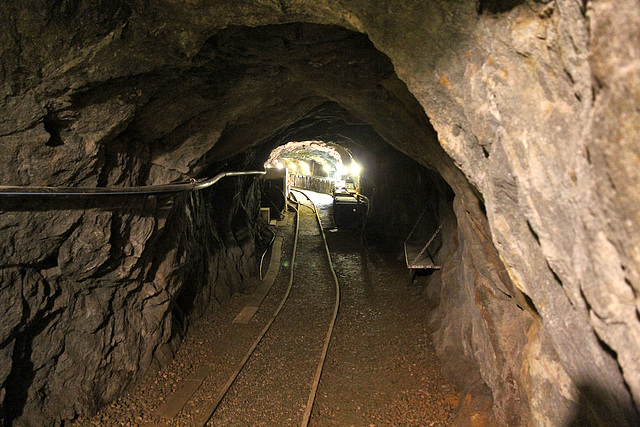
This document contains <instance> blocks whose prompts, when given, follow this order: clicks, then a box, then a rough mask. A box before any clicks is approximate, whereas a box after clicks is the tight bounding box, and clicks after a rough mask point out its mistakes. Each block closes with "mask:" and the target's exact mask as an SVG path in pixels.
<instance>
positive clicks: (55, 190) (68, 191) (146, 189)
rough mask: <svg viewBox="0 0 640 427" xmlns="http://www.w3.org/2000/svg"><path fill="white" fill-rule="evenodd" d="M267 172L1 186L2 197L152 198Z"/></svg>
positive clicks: (196, 189) (195, 189)
mask: <svg viewBox="0 0 640 427" xmlns="http://www.w3.org/2000/svg"><path fill="white" fill-rule="evenodd" d="M265 173H266V172H265V171H236V172H221V173H219V174H217V175H216V176H214V177H213V178H207V179H203V180H195V179H191V180H190V181H187V182H176V183H173V184H160V185H144V186H137V187H29V186H10V185H0V196H9V197H103V196H151V195H155V194H172V193H181V192H190V191H198V190H204V189H205V188H208V187H211V186H212V185H214V184H215V183H216V182H218V181H220V180H221V179H222V178H225V177H229V176H241V175H264V174H265Z"/></svg>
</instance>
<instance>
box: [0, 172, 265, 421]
mask: <svg viewBox="0 0 640 427" xmlns="http://www.w3.org/2000/svg"><path fill="white" fill-rule="evenodd" d="M255 190H256V188H255V186H253V185H251V184H250V183H248V182H247V178H244V180H243V181H238V180H236V181H231V182H226V183H222V184H221V185H220V187H219V188H218V189H217V192H215V193H214V192H212V191H205V192H202V193H195V194H193V195H190V196H186V197H184V196H183V197H179V196H178V197H177V198H176V196H174V199H168V198H158V199H155V198H139V197H135V198H133V199H118V200H113V201H111V202H110V203H107V205H106V206H105V202H104V201H100V202H97V201H96V202H92V201H89V202H70V201H62V202H57V203H53V202H51V204H50V206H49V207H50V208H52V209H54V210H52V211H48V210H44V209H46V207H44V206H42V202H41V201H39V202H38V205H35V204H34V206H25V203H24V201H20V202H12V201H10V200H6V199H3V201H2V202H3V210H2V214H1V215H0V223H1V224H2V225H1V226H0V229H1V231H0V235H1V238H2V240H3V241H4V242H11V244H10V245H4V247H3V249H4V253H3V256H2V262H1V263H0V275H1V278H2V280H1V281H0V283H1V285H0V286H1V288H0V291H1V292H2V298H1V299H0V313H1V314H2V318H3V322H2V326H1V328H0V343H2V347H1V350H0V357H1V363H0V367H1V368H0V407H2V412H0V419H1V420H2V422H3V424H5V423H6V425H11V423H12V422H15V423H17V424H19V425H34V426H35V425H57V424H59V423H60V421H61V420H65V419H72V418H74V417H75V416H76V414H87V413H91V412H93V411H95V410H97V409H98V408H99V407H100V406H102V405H104V404H105V403H107V402H109V401H111V400H113V399H115V398H116V397H118V396H119V395H120V394H121V393H122V392H123V390H124V389H125V388H126V387H127V386H128V385H129V384H130V383H131V382H132V381H135V380H136V379H137V378H139V377H140V376H141V375H143V374H144V373H145V372H146V371H147V370H148V369H153V368H154V366H157V365H158V364H162V363H166V362H167V361H169V360H171V357H172V355H173V353H174V352H175V350H176V349H177V346H178V345H179V342H180V338H181V337H182V335H183V333H184V332H185V330H186V328H187V326H188V324H189V321H190V319H191V318H192V316H194V315H197V314H199V313H201V312H202V310H204V309H205V308H206V307H208V306H210V305H211V303H212V302H222V301H224V300H225V299H226V298H227V297H228V296H229V294H230V293H231V292H233V291H237V290H238V289H239V288H240V287H241V286H242V283H243V280H245V279H247V278H248V277H250V276H251V275H252V274H255V273H256V266H255V257H254V253H253V247H254V240H253V238H254V236H253V234H252V230H254V228H255V226H254V222H255V219H256V218H255V214H256V213H257V206H258V205H257V203H258V202H259V197H257V193H256V191H255ZM229 201H232V203H229ZM98 206H99V207H98ZM213 206H215V207H216V208H219V209H215V210H213V209H212V207H213ZM25 210H26V212H25ZM28 242H31V244H29V243H28ZM211 283H213V284H214V286H209V284H211Z"/></svg>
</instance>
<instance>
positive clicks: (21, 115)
mask: <svg viewBox="0 0 640 427" xmlns="http://www.w3.org/2000/svg"><path fill="white" fill-rule="evenodd" d="M0 17H1V18H0V21H1V22H0V23H1V24H2V26H1V28H2V29H1V30H0V64H1V66H0V81H2V85H1V86H0V109H1V111H2V113H0V146H1V147H2V150H0V158H1V160H2V163H3V165H5V166H4V167H3V168H1V169H0V183H2V184H7V185H9V184H10V185H74V186H94V185H136V184H152V183H163V182H169V181H173V180H181V179H184V178H186V177H191V176H202V175H205V174H208V173H213V172H216V171H217V170H218V169H219V168H222V166H223V164H224V162H228V161H231V162H236V163H235V165H236V166H238V167H240V166H242V167H244V166H247V165H248V164H249V161H250V160H251V156H254V159H255V164H259V160H260V159H261V158H264V157H265V154H264V153H265V151H267V152H268V150H269V149H271V148H273V146H274V145H276V144H277V143H279V142H281V141H282V140H283V138H285V137H286V136H287V135H292V134H295V133H296V132H300V133H299V134H302V133H304V132H302V131H300V129H302V130H304V129H309V130H310V131H313V130H314V129H316V130H317V129H320V128H322V126H323V123H325V124H326V122H327V121H328V120H327V117H323V116H322V115H321V114H316V113H317V112H318V111H325V110H323V109H322V108H320V107H321V106H323V105H326V103H327V101H331V102H334V103H337V104H339V105H340V106H341V107H342V108H343V109H345V110H347V111H348V112H349V113H350V114H351V115H352V117H354V118H356V119H357V121H358V122H359V123H365V124H368V125H370V126H371V128H372V129H373V130H374V131H375V133H377V134H378V135H379V137H380V138H381V139H382V140H384V141H386V142H388V143H390V144H391V145H393V146H394V147H396V148H397V149H399V150H400V151H402V152H404V153H406V154H407V155H409V156H410V157H412V158H413V159H415V160H417V161H418V162H420V163H422V164H423V165H425V166H428V167H430V168H431V169H433V170H435V171H437V172H438V173H439V174H440V175H441V176H442V177H443V178H444V180H445V181H446V182H447V184H448V185H449V186H450V187H451V189H452V190H453V192H454V193H455V200H454V202H453V206H449V208H447V207H446V205H447V203H448V202H446V201H444V202H442V204H441V205H440V208H439V209H440V210H441V211H442V212H441V213H442V217H443V218H447V224H448V225H447V227H448V228H449V230H448V231H449V233H448V236H449V237H448V238H449V239H450V240H449V241H448V242H447V243H446V246H445V248H446V251H447V253H448V254H449V256H448V257H447V259H446V262H445V268H444V270H443V274H442V279H441V280H440V281H439V282H438V280H437V278H434V281H435V282H437V283H439V284H440V285H439V286H442V288H441V291H440V292H439V293H437V295H435V296H434V298H435V299H436V300H437V302H438V303H439V306H438V308H437V310H436V311H435V312H434V314H433V316H432V319H431V322H432V326H433V328H434V330H435V332H434V337H435V340H436V346H437V348H438V351H439V353H440V354H441V356H442V357H443V359H444V360H445V361H446V360H449V361H450V362H449V365H448V366H449V370H450V373H451V375H452V376H454V377H457V379H458V381H459V384H460V385H461V386H464V384H463V383H464V382H465V381H464V380H465V378H466V380H467V382H469V383H473V384H467V386H468V388H469V389H475V390H476V393H478V395H483V396H489V395H490V397H488V402H489V403H488V404H489V405H491V406H492V408H493V415H492V416H494V417H495V419H496V420H497V422H499V423H502V424H527V423H531V424H534V425H558V424H561V423H564V422H568V421H570V420H571V419H572V418H576V417H577V419H578V420H579V421H580V422H594V423H597V422H605V421H606V422H609V421H611V420H614V421H615V422H616V423H617V424H618V425H623V424H624V423H632V421H630V420H634V419H637V416H638V413H637V408H638V406H640V373H639V369H640V365H639V364H638V361H637V354H639V353H640V347H639V346H640V344H639V343H640V338H639V334H640V320H639V319H640V314H639V313H640V303H639V302H638V301H639V300H638V294H639V293H640V278H639V276H638V275H639V274H640V273H639V272H640V253H638V247H640V241H639V239H640V237H639V236H640V235H639V234H638V233H637V230H638V226H639V225H640V217H639V216H638V215H640V214H639V213H638V210H637V209H636V206H637V203H638V196H637V188H638V184H639V183H640V178H639V175H638V169H637V158H638V155H640V154H639V153H638V144H637V143H636V142H635V141H637V140H638V137H639V136H640V135H639V132H640V131H639V129H638V123H639V122H640V117H639V113H638V108H637V106H638V105H639V104H640V83H639V82H640V66H638V63H639V62H638V61H639V58H640V53H639V52H638V49H639V47H638V46H640V43H638V39H639V37H640V30H638V28H640V25H638V24H639V23H640V10H639V8H638V5H637V2H636V1H634V0H621V1H620V0H618V1H614V0H602V1H599V2H595V3H594V4H593V5H591V2H577V1H573V0H550V1H547V0H544V1H543V0H513V1H511V0H510V1H507V0H505V1H500V0H480V1H476V0H468V1H457V2H439V1H425V2H410V1H404V0H402V1H401V0H398V1H395V2H368V1H364V0H359V1H353V2H348V3H345V2H338V1H333V0H322V1H313V2H312V1H306V0H297V1H279V2H269V1H257V0H256V1H247V2H243V3H242V5H238V4H237V2H235V1H231V0H229V1H215V2H214V1H209V0H198V1H189V2H186V1H185V2H183V1H157V2H152V3H146V2H139V1H135V0H119V1H112V2H109V3H104V2H100V1H97V0H95V1H92V0H80V1H61V0H50V1H46V2H44V4H42V2H35V1H33V0H26V1H20V2H18V1H9V2H3V3H2V4H0ZM292 22H307V23H314V24H329V25H335V26H339V27H343V28H339V27H334V26H330V27H325V26H316V25H311V24H296V25H278V26H275V25H274V26H267V27H261V26H263V25H269V24H287V23H292ZM243 26H246V27H243ZM248 27H257V28H253V29H252V28H248ZM345 28H346V30H345ZM347 30H352V31H357V32H361V33H365V34H366V35H367V36H368V39H367V36H364V35H362V34H356V33H352V32H350V31H347ZM369 40H370V41H369ZM374 47H375V48H374ZM376 49H377V50H376ZM385 55H386V56H385ZM318 108H320V109H319V110H318ZM425 113H426V114H425ZM336 114H337V113H336V112H335V111H333V112H332V113H331V115H330V116H332V117H335V116H336ZM349 120H351V119H349ZM432 125H433V127H432ZM320 130H321V129H320ZM323 132H327V133H328V134H330V135H332V131H331V129H330V128H326V129H325V131H320V132H319V133H318V132H315V133H316V134H322V133H323ZM436 132H437V133H436ZM337 133H344V129H343V130H340V131H339V132H337ZM333 135H334V134H333ZM334 136H335V135H334ZM285 139H286V138H285ZM345 139H350V140H352V141H353V140H355V139H357V137H353V135H351V137H349V138H345ZM359 144H361V145H363V144H362V142H360V143H359ZM364 145H365V146H364V148H365V149H368V148H371V147H367V146H366V144H364ZM372 147H373V146H372ZM239 153H245V154H246V153H249V160H247V159H246V158H244V160H242V161H236V160H234V159H236V156H237V155H238V154H239ZM212 164H213V165H214V166H211V165H212ZM216 168H218V169H216ZM229 185H231V184H229ZM235 190H238V192H239V194H240V196H238V197H235V198H232V199H233V202H232V203H230V204H227V203H225V202H221V201H218V202H216V203H215V204H216V206H218V207H219V208H220V211H221V212H224V214H220V215H221V216H213V215H218V214H212V213H211V212H210V211H209V210H207V209H205V207H206V206H207V204H208V203H211V202H210V200H209V199H207V197H209V196H194V197H193V198H191V199H189V200H179V201H177V202H176V203H175V204H174V205H173V206H169V205H166V202H165V201H163V200H158V201H153V200H149V201H147V202H145V203H143V204H140V203H139V202H136V203H134V202H123V203H121V204H119V205H117V206H115V207H112V208H110V209H105V208H104V207H101V206H99V205H95V204H94V205H92V204H89V205H87V206H84V205H81V206H78V205H73V206H67V207H66V208H65V209H63V210H57V211H47V210H46V205H44V206H43V205H34V206H22V205H20V204H19V203H18V206H16V204H15V203H14V202H6V201H4V200H3V202H2V203H3V205H2V207H1V208H0V209H1V210H2V211H1V213H0V239H2V241H3V242H5V243H4V244H3V245H2V246H1V247H0V275H1V278H2V280H1V282H0V315H2V318H3V322H2V324H1V325H0V404H1V405H2V407H3V410H4V412H3V414H2V416H3V417H5V420H12V419H14V418H16V417H22V418H21V420H22V422H23V423H32V424H38V423H39V422H40V421H41V420H43V419H47V420H49V421H50V420H62V419H68V418H72V417H73V416H74V415H75V414H77V413H87V412H91V411H93V410H94V409H95V408H96V407H97V406H99V405H100V404H102V403H104V402H107V401H109V400H110V399H112V398H113V397H114V396H116V395H117V394H118V393H120V392H121V391H122V389H123V388H124V387H126V385H127V384H128V383H129V382H130V381H132V380H135V378H137V377H138V376H139V375H141V374H142V373H143V372H145V371H146V370H147V369H149V367H151V366H152V365H153V363H156V362H157V363H162V361H163V360H165V359H166V357H168V356H169V355H170V354H171V353H172V351H173V350H172V348H173V347H172V346H174V345H176V344H177V341H178V340H176V339H174V338H175V336H174V334H178V335H179V333H180V328H181V327H182V326H181V325H180V323H181V322H183V321H185V319H187V318H188V313H187V314H186V315H182V314H176V313H174V309H175V307H176V306H179V307H185V306H187V307H188V306H189V305H190V304H191V303H193V302H194V301H200V302H196V303H194V304H195V306H196V307H199V306H202V305H204V304H206V303H207V302H209V301H211V300H213V299H214V297H215V298H219V299H223V298H224V297H225V295H226V294H227V293H228V292H231V291H232V290H233V289H235V288H237V286H239V285H238V283H239V280H240V278H241V277H244V276H246V275H248V274H250V272H251V269H252V265H251V262H250V260H251V257H252V252H251V247H252V243H251V242H252V240H253V238H252V237H253V236H252V234H251V233H252V232H250V231H248V230H252V229H253V219H252V218H251V215H250V214H248V213H246V214H243V215H242V216H241V219H237V218H238V216H237V215H236V213H237V212H252V209H251V208H252V207H253V206H252V204H254V203H255V200H254V196H253V195H254V190H255V189H248V188H244V189H235ZM235 190H234V191H231V193H226V194H227V195H229V194H235ZM443 194H444V193H443ZM210 197H214V196H210ZM214 200H217V199H214ZM84 208H88V209H87V210H85V209H84ZM238 209H240V210H239V211H238ZM447 209H448V210H447ZM234 218H236V219H234ZM454 218H455V219H454ZM214 224H215V226H216V227H213V228H212V226H213V225H214ZM199 230H208V231H207V232H206V233H211V234H209V235H201V234H200V233H199V232H198V231H199ZM210 230H215V231H210ZM212 260H213V261H212ZM238 263H239V264H238ZM238 265H239V266H238ZM193 282H197V285H196V286H202V287H201V288H197V289H196V290H194V291H190V292H194V293H193V294H189V293H188V292H187V293H185V292H186V291H185V290H186V289H190V288H187V286H192V285H193ZM206 283H214V284H215V287H213V288H210V287H208V286H206V285H205V284H206ZM178 300H180V301H181V302H180V303H179V302H178ZM196 312H197V310H196ZM194 314H195V313H194ZM456 365H457V366H458V367H459V371H458V372H456V371H455V370H454V369H453V367H454V366H456ZM95 372H98V373H95ZM465 373H466V374H468V376H466V377H465V375H466V374H465ZM483 390H484V391H483ZM25 404H26V406H24V409H19V410H18V412H16V409H8V408H22V406H21V405H25ZM634 405H635V406H634ZM480 406H482V405H480ZM45 408H46V409H45ZM468 409H469V411H471V412H473V411H475V410H476V409H477V408H473V407H470V408H468Z"/></svg>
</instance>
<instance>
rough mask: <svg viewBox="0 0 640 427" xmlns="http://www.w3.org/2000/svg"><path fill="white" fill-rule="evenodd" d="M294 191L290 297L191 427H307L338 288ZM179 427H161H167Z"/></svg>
mask: <svg viewBox="0 0 640 427" xmlns="http://www.w3.org/2000/svg"><path fill="white" fill-rule="evenodd" d="M294 191H295V192H296V194H303V195H304V196H305V197H306V200H305V201H304V202H307V201H308V203H303V201H302V200H297V199H296V198H295V196H294V198H293V200H292V204H293V205H294V209H295V211H296V219H295V231H294V236H293V245H292V246H293V248H292V255H291V263H290V269H289V283H288V285H287V289H286V291H285V292H284V295H283V296H282V298H281V300H280V302H279V305H278V306H277V308H276V309H275V310H274V311H273V314H272V315H271V316H270V318H269V320H268V321H266V323H265V324H264V327H263V328H262V330H261V331H260V333H259V334H258V335H257V337H256V338H255V340H253V343H252V344H251V345H250V347H249V348H248V350H247V351H246V353H244V356H243V357H242V358H240V360H237V362H236V364H235V366H234V368H233V371H232V373H231V375H230V376H229V378H228V379H227V380H226V382H225V383H224V385H223V386H222V387H221V388H220V389H219V390H216V391H215V392H214V394H213V396H215V397H214V398H212V399H211V400H209V401H206V402H201V403H202V404H203V405H204V407H201V408H200V410H199V412H200V414H199V416H197V417H195V418H191V419H190V420H189V425H193V426H205V425H237V424H238V423H240V424H242V425H274V424H273V423H274V422H275V423H277V425H302V426H307V425H308V424H309V420H310V418H311V413H312V410H313V405H314V400H315V395H316V391H317V389H318V385H319V383H320V379H321V376H322V370H323V366H324V361H325V359H326V355H327V352H328V348H329V343H330V340H331V335H332V333H333V328H334V324H335V321H336V318H337V315H338V309H339V304H340V285H339V283H338V278H337V276H336V273H335V271H334V270H333V266H332V262H331V256H330V252H329V248H328V246H327V241H326V238H325V235H324V230H323V228H322V223H321V221H320V216H319V214H318V210H317V209H316V207H315V205H314V204H313V202H312V201H311V199H309V198H308V197H307V196H306V194H304V193H303V192H301V191H297V190H294ZM302 208H307V209H309V210H311V211H312V213H313V216H315V221H312V222H315V225H312V224H311V222H310V221H308V220H307V221H302V218H305V217H307V218H308V216H309V215H308V214H306V215H301V209H302ZM301 222H302V224H301ZM300 260H301V262H300ZM194 391H195V390H194ZM182 424H183V423H182V422H180V421H179V420H178V419H165V420H164V425H182ZM161 425H162V424H161Z"/></svg>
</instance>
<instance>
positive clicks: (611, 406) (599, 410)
mask: <svg viewBox="0 0 640 427" xmlns="http://www.w3.org/2000/svg"><path fill="white" fill-rule="evenodd" d="M578 391H579V397H578V405H577V408H576V411H575V413H574V415H573V418H572V420H571V421H569V422H568V423H567V424H566V427H638V426H640V414H638V412H637V410H636V408H634V406H633V403H631V402H628V403H624V402H619V401H617V400H614V398H613V396H611V393H609V392H607V391H606V390H605V389H603V388H602V387H600V386H597V385H593V384H583V385H579V386H578Z"/></svg>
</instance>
